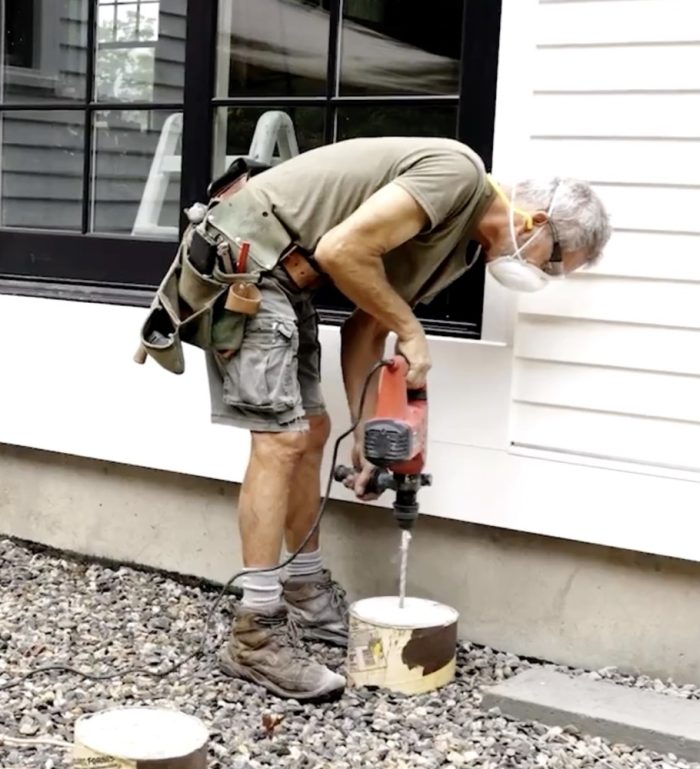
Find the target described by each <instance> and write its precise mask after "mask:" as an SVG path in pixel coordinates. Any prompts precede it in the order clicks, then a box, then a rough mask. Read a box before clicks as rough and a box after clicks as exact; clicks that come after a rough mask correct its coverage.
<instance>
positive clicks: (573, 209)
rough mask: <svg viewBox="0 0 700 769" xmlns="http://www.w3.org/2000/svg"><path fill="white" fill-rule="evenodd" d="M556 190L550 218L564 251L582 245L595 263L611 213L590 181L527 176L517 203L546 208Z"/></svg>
mask: <svg viewBox="0 0 700 769" xmlns="http://www.w3.org/2000/svg"><path fill="white" fill-rule="evenodd" d="M557 187H558V189H557ZM555 190H556V199H555V201H554V210H553V211H552V213H551V219H552V224H553V225H554V228H555V230H556V232H557V235H558V237H559V242H560V245H561V248H562V250H563V251H575V250H578V249H581V248H582V249H584V250H585V252H586V255H587V262H588V264H589V265H592V264H595V263H596V262H597V261H598V260H599V259H600V257H601V255H602V253H603V248H604V246H605V244H606V243H607V242H608V240H609V238H610V234H611V231H612V230H611V228H610V220H609V218H608V213H607V211H606V210H605V207H604V206H603V204H602V202H601V200H600V198H599V197H598V195H596V193H595V192H594V191H593V188H592V187H591V185H590V184H588V182H584V181H581V180H580V179H569V178H559V177H555V178H553V179H550V180H548V181H536V180H532V179H527V180H526V181H523V182H519V183H518V186H517V188H516V203H517V204H519V205H521V206H523V207H525V208H526V209H527V210H530V211H533V210H541V211H547V209H548V208H549V206H550V203H551V202H552V197H553V196H554V192H555Z"/></svg>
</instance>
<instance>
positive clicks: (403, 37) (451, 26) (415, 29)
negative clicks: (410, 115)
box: [340, 0, 464, 95]
mask: <svg viewBox="0 0 700 769" xmlns="http://www.w3.org/2000/svg"><path fill="white" fill-rule="evenodd" d="M426 5H429V9H426ZM463 5H464V3H463V0H431V2H430V3H429V4H427V3H407V2H405V0H403V2H402V0H345V2H344V4H343V31H342V57H341V67H340V92H341V94H345V95H380V94H402V93H403V94H456V93H457V92H458V90H459V58H460V44H461V32H462V11H463Z"/></svg>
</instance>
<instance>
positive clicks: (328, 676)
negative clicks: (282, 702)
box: [219, 607, 345, 700]
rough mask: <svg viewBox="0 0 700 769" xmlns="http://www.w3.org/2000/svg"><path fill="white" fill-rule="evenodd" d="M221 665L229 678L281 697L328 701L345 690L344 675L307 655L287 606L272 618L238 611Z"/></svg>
mask: <svg viewBox="0 0 700 769" xmlns="http://www.w3.org/2000/svg"><path fill="white" fill-rule="evenodd" d="M219 662H220V665H221V668H222V670H223V671H224V672H225V673H227V674H228V675H230V676H234V677H236V678H245V679H246V680H247V681H252V682H253V683H256V684H259V685H260V686H264V687H265V688H266V689H267V690H268V691H269V692H272V694H276V695H277V696H278V697H289V698H292V699H295V700H316V699H325V698H328V697H330V696H331V695H334V694H340V692H342V690H343V689H344V687H345V679H344V678H343V676H341V675H338V674H337V673H333V672H332V671H331V670H329V669H328V668H327V667H325V665H320V664H319V663H318V662H314V661H313V660H310V659H308V658H307V657H305V656H304V653H303V650H302V649H301V647H300V638H299V630H298V628H297V627H296V626H295V624H294V620H293V619H292V618H290V617H288V615H287V610H286V608H284V607H282V608H280V609H279V610H278V611H276V612H275V613H274V614H269V615H268V614H262V613H255V612H253V611H250V610H248V609H245V608H242V607H241V608H238V609H237V610H236V615H235V618H234V621H233V630H232V633H231V637H230V639H229V641H228V643H227V644H226V646H225V647H224V648H223V650H222V651H221V654H220V657H219Z"/></svg>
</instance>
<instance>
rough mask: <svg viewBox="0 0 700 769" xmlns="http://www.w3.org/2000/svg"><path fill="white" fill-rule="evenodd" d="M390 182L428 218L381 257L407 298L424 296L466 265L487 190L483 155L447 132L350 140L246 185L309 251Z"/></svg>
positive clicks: (300, 158)
mask: <svg viewBox="0 0 700 769" xmlns="http://www.w3.org/2000/svg"><path fill="white" fill-rule="evenodd" d="M389 182H395V183H396V184H399V185H401V187H403V188H404V189H405V190H406V191H407V192H408V193H409V194H410V195H412V196H413V197H414V199H415V200H416V201H417V202H418V203H419V204H420V205H421V207H422V208H423V209H424V210H425V212H426V214H427V216H428V218H429V220H430V222H429V224H428V225H427V226H426V228H425V230H424V231H423V232H421V233H420V234H419V235H418V236H416V237H415V238H412V239H411V240H409V241H407V242H406V243H403V244H402V245H401V246H399V247H398V248H396V249H394V250H393V251H390V252H389V253H387V254H385V256H384V264H385V269H386V273H387V278H388V280H389V282H390V283H391V285H392V286H393V287H394V288H395V289H396V291H397V292H398V293H399V294H400V295H401V296H402V297H403V298H404V299H405V300H406V301H408V302H409V303H411V304H415V303H416V302H419V301H429V300H430V299H432V298H433V297H434V296H435V295H436V294H437V293H438V292H439V291H441V290H442V289H443V288H444V287H445V286H446V285H448V284H449V283H451V282H452V281H453V280H455V279H456V278H457V277H459V275H460V274H461V273H463V272H464V271H465V269H466V268H467V266H468V265H467V264H466V248H467V244H468V242H469V239H470V235H471V234H472V230H473V227H474V225H475V224H476V222H477V221H478V219H479V218H480V216H481V215H482V213H483V211H484V209H485V207H486V204H487V203H488V201H489V200H490V197H491V194H490V192H489V189H490V188H489V187H488V185H486V184H485V171H484V166H483V163H482V161H481V159H480V158H479V157H478V156H477V155H476V154H475V153H474V152H473V151H472V150H471V149H469V147H467V146H465V145H464V144H461V143H460V142H457V141H454V140H452V139H441V138H427V139H426V138H413V137H381V138H366V139H349V140H346V141H342V142H337V143H336V144H329V145H326V146H324V147H320V148H318V149H314V150H310V151H308V152H304V153H302V154H301V155H298V156H296V157H294V158H292V159H290V160H287V161H285V162H284V163H280V164H279V165H277V166H275V167H273V168H271V169H270V170H268V171H265V172H264V173H262V174H260V175H258V176H255V177H253V178H252V179H251V180H250V182H249V183H248V185H247V190H248V191H249V192H251V193H252V194H253V195H254V196H255V197H258V198H259V199H260V200H261V201H263V202H264V203H265V205H267V206H270V209H271V211H272V212H273V213H274V215H275V216H276V217H277V218H278V219H279V220H280V221H281V222H282V224H283V225H284V226H285V227H286V229H287V230H288V231H289V232H290V234H291V235H292V237H293V239H294V240H295V241H296V242H297V243H299V245H301V246H302V247H304V248H306V249H308V250H309V251H313V250H314V249H315V247H316V245H317V243H318V241H319V240H320V239H321V238H322V237H323V235H324V234H325V233H326V232H328V230H330V229H331V228H333V227H334V226H336V225H337V224H339V223H340V222H341V221H343V220H344V219H346V218H347V217H348V216H350V214H352V213H353V212H354V211H355V210H356V209H357V208H358V207H359V206H360V205H361V204H362V203H364V201H365V200H367V199H368V198H369V197H370V196H371V195H372V194H373V193H375V192H376V191H377V190H378V189H380V188H381V187H383V186H384V185H386V184H388V183H389Z"/></svg>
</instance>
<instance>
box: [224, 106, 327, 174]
mask: <svg viewBox="0 0 700 769" xmlns="http://www.w3.org/2000/svg"><path fill="white" fill-rule="evenodd" d="M324 121H325V109H324V108H323V107H281V108H279V109H275V108H274V107H267V108H262V107H223V108H221V109H219V110H217V120H216V150H215V158H214V160H215V162H214V174H215V175H218V174H220V173H222V172H223V170H224V169H225V168H226V167H227V166H228V165H229V164H230V163H231V162H232V161H233V160H234V158H236V157H239V156H243V157H252V158H256V159H257V160H259V161H261V162H263V163H267V164H268V165H269V164H270V161H272V162H273V163H276V162H279V159H280V158H281V159H283V160H284V159H287V158H289V157H290V156H292V155H295V154H297V152H305V151H306V150H310V149H313V148H314V147H320V146H321V145H322V144H323V128H324ZM258 127H260V129H264V128H265V127H267V128H269V129H270V130H259V131H258V135H257V139H256V142H255V143H254V142H253V137H254V135H255V133H256V128H258Z"/></svg>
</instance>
